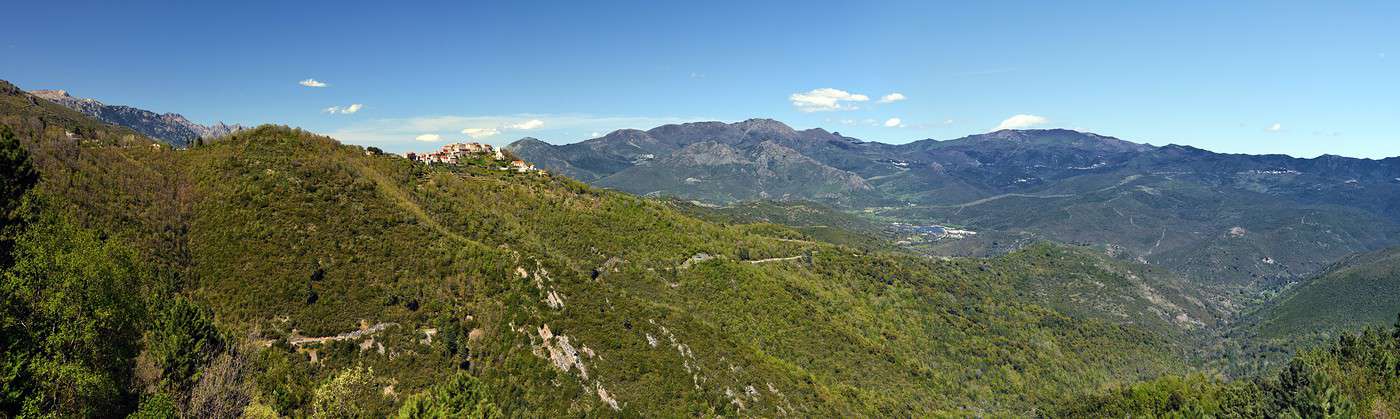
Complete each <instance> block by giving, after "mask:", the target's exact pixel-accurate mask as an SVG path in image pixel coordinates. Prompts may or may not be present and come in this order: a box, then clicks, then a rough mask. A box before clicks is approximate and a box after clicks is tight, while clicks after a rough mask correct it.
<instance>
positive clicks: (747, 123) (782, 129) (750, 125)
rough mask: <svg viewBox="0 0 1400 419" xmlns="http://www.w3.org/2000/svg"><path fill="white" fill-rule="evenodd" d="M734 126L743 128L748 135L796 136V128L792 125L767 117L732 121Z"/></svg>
mask: <svg viewBox="0 0 1400 419" xmlns="http://www.w3.org/2000/svg"><path fill="white" fill-rule="evenodd" d="M734 126H735V127H737V128H739V129H741V130H743V131H744V133H745V134H747V135H749V136H755V135H774V136H779V137H781V138H791V137H795V136H797V130H794V129H792V127H790V126H788V125H787V124H784V123H782V122H778V121H776V120H772V119H767V118H753V119H748V120H744V121H742V122H736V123H734Z"/></svg>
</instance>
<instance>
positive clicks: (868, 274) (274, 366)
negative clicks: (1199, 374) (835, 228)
mask: <svg viewBox="0 0 1400 419" xmlns="http://www.w3.org/2000/svg"><path fill="white" fill-rule="evenodd" d="M7 91H9V92H10V93H9V94H7V95H5V96H3V97H0V105H3V106H4V107H3V108H0V109H4V110H5V112H6V114H5V115H4V118H3V119H0V120H3V121H5V123H6V125H7V126H11V127H12V128H14V129H15V130H16V131H17V132H18V133H19V134H20V135H21V139H22V141H23V143H24V146H25V148H26V149H27V150H29V152H30V154H32V155H33V158H34V161H35V166H36V167H37V168H38V169H39V171H40V174H41V179H42V180H41V182H40V185H39V186H38V193H40V194H42V195H44V196H45V197H47V198H46V199H47V201H48V202H50V204H48V206H47V207H46V208H47V209H46V210H45V211H52V212H54V213H62V214H67V216H68V217H71V218H72V219H73V220H74V222H75V223H77V224H79V225H80V226H82V227H83V228H88V229H93V230H97V231H101V232H103V235H104V236H106V237H111V238H112V239H113V240H119V241H121V242H123V243H128V244H129V245H130V246H132V247H133V248H134V249H136V251H137V253H138V254H141V255H147V256H145V257H147V258H149V259H150V260H149V262H150V263H151V264H152V266H153V267H154V268H155V270H156V273H155V274H154V276H157V277H161V278H169V279H170V284H174V286H175V289H174V291H172V292H173V293H174V294H176V295H178V296H181V298H190V299H192V300H193V301H197V302H199V303H200V304H202V305H204V306H207V307H209V308H210V309H211V311H212V318H214V319H217V323H218V324H219V326H220V327H222V328H226V329H227V330H229V331H230V332H231V333H230V335H231V336H237V337H239V339H241V340H245V341H246V343H247V344H248V346H249V347H250V348H252V349H249V351H250V352H248V354H247V357H248V359H249V361H247V362H248V364H247V365H248V367H247V368H248V369H247V371H246V374H247V375H246V377H247V378H246V379H247V380H248V382H249V385H250V386H251V388H252V390H251V391H252V392H253V394H254V397H253V399H255V400H256V402H255V404H258V405H259V406H261V407H264V408H267V409H270V410H274V411H277V412H280V413H281V414H284V415H291V416H298V415H307V414H312V413H318V412H320V411H318V410H317V409H320V407H317V406H319V405H318V404H316V403H313V400H315V399H317V398H318V397H322V396H319V395H320V394H323V393H324V392H322V391H319V390H317V389H318V388H320V389H326V388H328V387H326V386H335V385H340V384H337V383H342V382H343V381H344V380H351V379H352V378H354V377H366V378H364V380H368V381H367V384H364V385H373V387H372V391H370V392H368V393H366V394H372V395H374V396H372V397H368V398H364V399H363V400H362V399H358V398H357V399H345V400H341V402H342V403H343V404H356V405H359V404H364V406H365V409H367V411H368V412H372V413H373V414H377V415H383V414H388V413H391V412H392V409H393V408H395V407H396V406H397V404H398V403H400V399H399V398H398V396H397V394H411V393H413V392H417V391H419V390H423V389H425V388H427V387H428V386H429V385H431V384H433V383H435V382H439V381H443V380H447V379H449V378H450V377H452V376H453V374H455V372H456V371H465V372H468V373H470V374H472V375H474V376H476V377H479V378H480V380H481V382H482V384H483V385H484V386H486V390H485V391H486V392H487V393H489V394H490V395H491V396H492V398H493V399H495V400H496V401H497V404H498V405H500V406H501V408H502V409H503V410H506V411H509V412H514V413H516V414H520V415H524V416H558V415H583V414H590V413H592V414H597V415H610V414H617V413H615V412H618V411H620V412H621V413H622V414H636V415H648V416H677V415H702V414H723V415H755V416H777V415H797V416H838V415H839V416H849V415H861V416H867V415H868V416H873V415H909V416H923V415H929V414H937V413H945V414H993V415H995V414H1025V413H1026V412H1029V411H1030V410H1031V409H1033V408H1034V407H1035V406H1037V405H1043V404H1047V403H1053V402H1054V401H1055V400H1058V399H1059V398H1060V397H1062V396H1063V395H1064V394H1066V393H1077V392H1080V391H1085V390H1087V389H1093V388H1099V387H1101V386H1104V385H1108V384H1111V383H1119V382H1125V381H1128V380H1131V379H1133V378H1138V377H1141V378H1146V377H1151V376H1155V375H1158V374H1161V373H1165V372H1170V371H1178V370H1181V369H1182V368H1184V365H1182V362H1181V361H1180V357H1181V355H1182V354H1183V353H1184V352H1185V349H1183V348H1182V347H1181V346H1178V343H1177V342H1174V341H1173V340H1171V339H1169V338H1167V337H1163V336H1160V335H1157V334H1155V333H1154V332H1152V331H1151V329H1150V328H1147V327H1143V326H1140V325H1135V324H1131V323H1120V322H1114V321H1109V320H1106V319H1102V318H1100V317H1099V316H1098V315H1086V314H1084V313H1079V314H1076V315H1066V314H1064V313H1061V312H1059V311H1057V310H1055V309H1052V308H1047V307H1046V306H1042V305H1039V304H1036V303H1035V302H1034V301H1031V300H1025V299H1022V298H1021V297H1019V296H1018V295H1017V290H1016V286H1017V285H1016V284H1017V282H1016V281H1015V280H1014V279H1015V278H1021V277H1025V276H1027V275H1032V274H1034V275H1038V276H1046V275H1050V274H1049V273H1047V272H1059V273H1058V274H1054V275H1062V276H1066V277H1070V276H1076V275H1079V274H1077V273H1076V272H1080V271H1083V270H1095V269H1098V268H1095V267H1094V266H1096V264H1095V263H1091V262H1078V261H1077V260H1079V259H1082V258H1084V257H1086V256H1083V255H1078V256H1076V255H1074V254H1060V255H1054V254H1024V255H1019V256H1016V257H1017V258H1018V259H1017V260H1016V261H1014V263H1013V262H1010V261H1004V260H1001V259H987V260H977V259H969V260H957V261H935V260H929V259H926V258H920V257H915V256H911V255H905V254H898V253H864V252H860V251H855V250H852V249H850V248H844V247H839V246H833V245H829V244H824V243H819V242H806V241H792V240H782V239H780V238H781V237H786V236H789V235H791V234H797V233H796V232H787V233H782V234H781V235H773V234H767V233H764V234H756V233H755V232H753V231H752V230H751V229H750V228H749V227H747V226H724V225H719V224H715V223H710V222H705V221H701V220H698V219H695V218H691V217H688V216H685V215H683V214H681V213H679V212H677V211H675V210H673V209H671V208H669V207H668V206H666V205H664V204H661V203H656V202H651V201H646V200H642V199H638V198H635V197H631V196H627V195H624V194H620V193H615V192H608V191H601V190H597V189H593V188H590V187H587V186H585V185H583V184H580V183H578V182H575V181H572V180H569V179H564V178H558V177H552V176H543V175H538V174H516V173H513V172H504V171H499V170H494V169H493V168H491V167H490V166H489V165H488V164H486V162H484V161H483V162H467V163H465V164H463V165H459V166H433V167H428V166H424V165H420V164H415V163H413V162H410V161H408V160H406V159H402V158H398V157H395V156H387V155H367V154H366V153H365V152H364V150H363V149H361V148H359V147H354V146H345V145H341V144H339V143H337V142H335V141H334V140H332V139H329V138H325V137H320V136H315V135H312V134H309V133H306V132H303V131H299V130H293V129H288V128H283V127H272V126H264V127H260V128H257V129H254V130H250V131H246V132H240V133H237V134H234V135H232V136H229V137H227V138H224V139H222V140H221V141H217V142H213V143H212V144H210V145H205V146H198V147H193V148H191V149H189V150H178V151H177V150H169V149H161V148H155V147H151V146H150V145H151V144H152V143H151V142H149V140H145V139H142V138H140V137H139V136H134V135H126V136H125V137H123V135H122V134H121V133H123V132H129V131H126V130H124V129H121V128H115V127H110V126H107V125H104V124H100V123H96V122H94V121H92V120H90V119H86V118H82V117H74V116H73V115H75V114H76V113H75V112H73V111H70V110H67V109H64V108H58V107H57V106H55V105H52V104H47V103H45V102H42V101H38V102H35V101H33V100H31V99H32V98H31V97H30V96H28V95H25V94H23V93H22V92H18V91H17V89H11V90H7ZM52 108H57V109H52ZM39 111H44V112H49V113H43V112H39ZM68 118H73V119H71V120H70V119H68ZM82 124H86V125H82ZM80 125H82V126H90V127H93V128H83V129H75V128H78V127H79V126H80ZM74 131H77V132H74ZM68 133H73V134H72V135H69V134H68ZM113 136H115V137H116V138H113ZM1095 272H1097V271H1095ZM1088 275H1093V276H1100V275H1111V274H1102V273H1091V274H1088ZM210 365H212V364H210ZM360 366H363V367H365V368H366V369H364V370H361V369H359V367H360ZM204 367H205V368H209V367H210V366H208V365H206V366H204ZM346 377H351V378H346Z"/></svg>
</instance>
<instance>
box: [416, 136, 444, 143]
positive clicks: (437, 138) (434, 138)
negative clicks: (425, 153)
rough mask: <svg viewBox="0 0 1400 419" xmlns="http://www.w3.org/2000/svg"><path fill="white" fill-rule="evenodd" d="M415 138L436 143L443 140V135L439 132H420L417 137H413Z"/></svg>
mask: <svg viewBox="0 0 1400 419" xmlns="http://www.w3.org/2000/svg"><path fill="white" fill-rule="evenodd" d="M413 139H415V140H418V141H422V142H426V143H435V142H438V141H442V136H441V135H437V134H419V135H418V136H417V137H413Z"/></svg>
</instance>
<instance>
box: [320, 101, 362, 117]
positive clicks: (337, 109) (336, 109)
mask: <svg viewBox="0 0 1400 419" xmlns="http://www.w3.org/2000/svg"><path fill="white" fill-rule="evenodd" d="M364 107H365V105H362V104H359V103H352V104H350V106H332V107H329V108H326V109H322V110H321V112H325V113H338V114H341V115H349V114H352V113H355V112H359V111H360V109H361V108H364Z"/></svg>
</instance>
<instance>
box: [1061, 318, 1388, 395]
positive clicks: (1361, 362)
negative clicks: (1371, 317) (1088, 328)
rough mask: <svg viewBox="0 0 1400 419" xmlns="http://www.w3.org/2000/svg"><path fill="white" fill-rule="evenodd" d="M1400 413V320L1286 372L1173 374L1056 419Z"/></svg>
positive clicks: (1346, 338) (1342, 341)
mask: <svg viewBox="0 0 1400 419" xmlns="http://www.w3.org/2000/svg"><path fill="white" fill-rule="evenodd" d="M1397 414H1400V321H1397V322H1396V324H1395V326H1394V327H1393V328H1392V329H1391V330H1385V329H1383V328H1368V329H1366V330H1364V331H1361V332H1359V333H1351V334H1344V335H1342V336H1341V337H1340V338H1338V340H1337V341H1336V342H1334V343H1332V344H1330V345H1327V346H1324V347H1319V348H1314V349H1311V350H1307V351H1303V352H1301V353H1299V354H1298V355H1296V356H1295V357H1294V358H1293V360H1292V361H1291V362H1289V364H1288V366H1287V367H1285V368H1283V370H1282V371H1279V372H1278V373H1276V374H1274V375H1272V376H1263V377H1256V378H1252V379H1240V380H1234V381H1225V380H1221V379H1219V378H1214V377H1208V376H1205V375H1202V374H1193V375H1186V376H1179V375H1175V376H1166V377H1162V378H1159V379H1156V380H1152V381H1147V382H1143V383H1139V384H1135V385H1132V386H1129V387H1126V388H1122V389H1119V390H1116V391H1113V392H1110V393H1107V394H1103V395H1099V396H1094V397H1088V398H1083V399H1079V400H1075V401H1072V402H1068V403H1065V404H1064V405H1062V406H1060V407H1059V408H1057V409H1054V410H1052V411H1051V412H1050V413H1049V414H1047V415H1046V416H1049V417H1119V418H1121V417H1191V418H1198V417H1219V418H1257V417H1271V418H1273V417H1279V418H1352V417H1360V416H1369V417H1396V415H1397Z"/></svg>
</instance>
